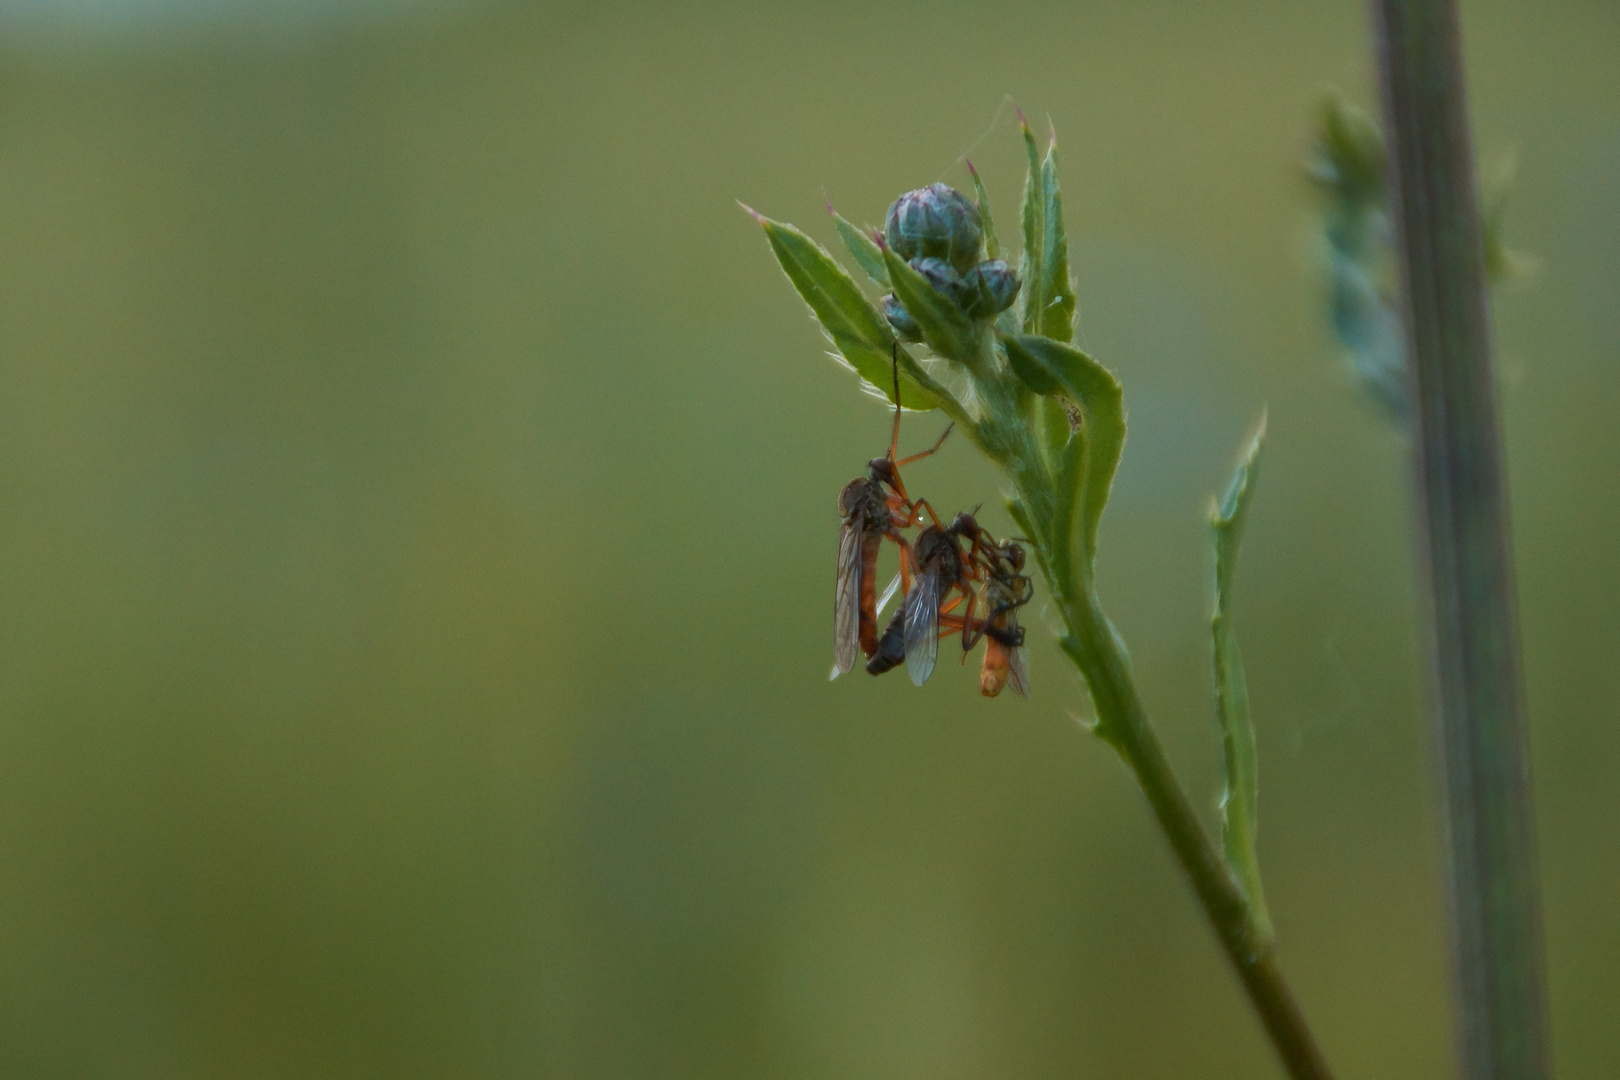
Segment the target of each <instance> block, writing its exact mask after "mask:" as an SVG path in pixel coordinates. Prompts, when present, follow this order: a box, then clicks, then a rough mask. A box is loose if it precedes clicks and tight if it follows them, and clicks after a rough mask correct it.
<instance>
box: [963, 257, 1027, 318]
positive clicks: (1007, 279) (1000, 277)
mask: <svg viewBox="0 0 1620 1080" xmlns="http://www.w3.org/2000/svg"><path fill="white" fill-rule="evenodd" d="M1022 284H1023V283H1022V282H1021V281H1019V280H1018V275H1017V274H1015V273H1013V271H1012V267H1010V266H1008V265H1007V264H1006V263H1005V262H1003V261H1002V260H1000V259H991V260H989V261H987V262H982V263H980V264H979V265H978V266H975V267H974V268H973V269H972V270H969V271H968V272H967V273H966V274H964V275H962V286H963V290H962V291H963V294H964V296H965V297H966V301H967V302H966V303H965V304H963V305H962V309H963V310H964V311H966V312H967V313H968V314H969V315H970V316H972V317H973V318H976V319H988V318H993V317H994V316H996V315H1000V314H1001V313H1002V312H1003V311H1006V310H1007V309H1008V308H1010V307H1012V302H1013V301H1014V300H1016V299H1017V298H1018V289H1019V287H1020V286H1021V285H1022Z"/></svg>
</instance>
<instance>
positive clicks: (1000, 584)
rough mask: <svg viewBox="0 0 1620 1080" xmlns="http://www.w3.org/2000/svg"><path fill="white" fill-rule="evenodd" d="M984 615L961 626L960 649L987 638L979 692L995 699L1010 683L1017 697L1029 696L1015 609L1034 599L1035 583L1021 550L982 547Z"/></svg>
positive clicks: (1026, 662) (1006, 546)
mask: <svg viewBox="0 0 1620 1080" xmlns="http://www.w3.org/2000/svg"><path fill="white" fill-rule="evenodd" d="M985 552H986V555H987V556H988V557H987V559H986V561H985V569H986V579H985V585H984V603H985V607H986V613H985V616H984V618H983V620H981V621H980V622H979V623H978V624H977V625H976V626H974V625H972V624H971V620H967V621H964V623H963V626H962V650H963V655H964V656H965V655H966V653H967V650H969V649H971V648H973V646H974V645H976V644H977V643H978V640H979V638H981V637H983V638H985V639H986V641H985V646H984V664H983V666H982V667H980V669H979V692H980V693H982V694H983V695H984V696H985V697H995V696H996V695H997V694H999V693H1001V690H1002V688H1003V687H1004V686H1006V685H1007V684H1008V683H1009V682H1010V683H1012V688H1013V689H1014V690H1016V691H1017V692H1018V695H1019V696H1020V697H1026V698H1027V697H1029V656H1028V654H1027V653H1026V651H1025V649H1024V628H1023V627H1022V626H1019V625H1018V609H1019V608H1021V607H1023V606H1024V605H1025V604H1027V603H1029V602H1030V600H1031V599H1032V598H1033V597H1034V596H1035V583H1034V582H1032V581H1031V580H1030V579H1029V576H1028V575H1027V574H1025V573H1024V572H1023V570H1024V549H1023V548H1022V547H1020V546H1019V545H1017V544H1015V543H1013V542H1012V541H1008V542H1007V543H1006V544H1002V545H995V544H989V545H986V546H985Z"/></svg>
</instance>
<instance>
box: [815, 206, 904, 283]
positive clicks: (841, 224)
mask: <svg viewBox="0 0 1620 1080" xmlns="http://www.w3.org/2000/svg"><path fill="white" fill-rule="evenodd" d="M827 209H829V210H832V206H831V204H829V205H828V207H827ZM832 216H833V228H835V229H837V230H838V238H839V239H840V240H842V241H843V242H844V246H845V247H847V248H849V253H850V254H851V255H852V256H854V258H855V263H856V265H857V266H859V267H860V268H861V272H862V273H864V274H865V275H866V276H867V277H868V278H870V279H871V281H872V284H874V285H876V286H878V287H879V288H882V289H887V288H888V287H889V268H888V267H887V266H885V265H883V249H882V248H880V247H878V245H877V241H876V240H873V239H872V238H871V237H870V236H868V235H867V234H866V233H865V232H864V231H862V230H860V229H857V228H856V227H855V226H854V225H852V224H850V222H849V219H848V218H846V217H844V215H843V214H840V213H839V212H838V211H836V210H832Z"/></svg>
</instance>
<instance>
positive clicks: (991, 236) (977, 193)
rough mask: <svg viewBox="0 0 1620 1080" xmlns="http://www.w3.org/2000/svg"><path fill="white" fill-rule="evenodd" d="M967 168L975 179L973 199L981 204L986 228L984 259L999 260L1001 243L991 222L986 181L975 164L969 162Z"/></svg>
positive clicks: (980, 211)
mask: <svg viewBox="0 0 1620 1080" xmlns="http://www.w3.org/2000/svg"><path fill="white" fill-rule="evenodd" d="M967 168H968V175H969V176H971V177H973V197H974V198H975V199H976V200H977V201H978V204H979V224H981V225H983V226H984V257H985V258H987V259H999V258H1001V243H1000V241H998V240H997V239H996V227H995V225H994V224H992V223H991V221H990V196H989V195H987V194H986V193H985V190H984V181H983V180H980V179H979V170H978V169H975V168H974V167H973V162H971V161H970V162H968V163H967Z"/></svg>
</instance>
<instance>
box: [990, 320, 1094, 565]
mask: <svg viewBox="0 0 1620 1080" xmlns="http://www.w3.org/2000/svg"><path fill="white" fill-rule="evenodd" d="M1001 344H1002V347H1003V348H1004V349H1005V350H1006V353H1007V359H1008V361H1009V363H1010V364H1011V366H1012V370H1013V371H1014V373H1016V374H1017V376H1018V378H1019V379H1021V380H1022V381H1023V383H1024V385H1025V386H1027V387H1029V389H1030V390H1032V391H1033V392H1035V393H1036V394H1039V395H1041V396H1043V397H1047V398H1052V399H1056V401H1057V402H1058V403H1059V404H1061V405H1062V406H1063V408H1062V412H1061V417H1062V419H1063V420H1064V421H1065V422H1069V420H1070V418H1071V417H1073V416H1075V415H1076V414H1078V416H1079V419H1080V422H1079V424H1078V426H1077V427H1075V428H1074V429H1073V430H1072V431H1071V437H1070V438H1069V439H1067V440H1065V442H1064V445H1063V448H1062V449H1061V451H1059V452H1057V453H1056V454H1054V453H1053V452H1052V450H1053V448H1052V443H1051V442H1050V441H1049V442H1048V469H1049V470H1050V472H1051V474H1052V477H1053V480H1054V489H1055V490H1054V495H1055V497H1056V501H1055V506H1054V522H1055V523H1056V524H1058V525H1062V526H1067V524H1068V523H1069V522H1070V521H1071V520H1072V519H1073V517H1074V514H1075V513H1076V511H1078V515H1079V523H1080V551H1081V555H1082V561H1081V562H1080V564H1079V565H1078V567H1077V569H1078V570H1079V572H1080V580H1081V581H1082V582H1083V583H1085V585H1086V586H1087V587H1088V588H1089V586H1090V583H1091V581H1092V579H1093V575H1094V572H1095V565H1096V559H1097V529H1098V526H1099V525H1100V524H1101V523H1102V515H1103V509H1104V508H1105V507H1106V506H1107V504H1108V493H1109V490H1110V488H1111V487H1112V485H1113V482H1114V471H1115V470H1116V469H1117V468H1118V467H1119V459H1120V456H1121V455H1122V454H1123V453H1124V450H1125V398H1124V391H1123V389H1122V388H1121V387H1120V384H1119V380H1118V379H1117V378H1115V377H1114V373H1113V372H1111V371H1109V370H1108V369H1107V368H1105V367H1103V366H1102V365H1101V364H1099V363H1098V362H1097V361H1095V360H1093V359H1092V358H1091V357H1089V356H1087V355H1086V354H1085V353H1083V352H1081V351H1080V350H1079V349H1077V348H1075V347H1074V346H1073V345H1068V344H1065V343H1063V342H1061V341H1053V340H1052V339H1051V338H1045V337H1039V336H1036V335H1032V334H1003V335H1002V336H1001Z"/></svg>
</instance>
